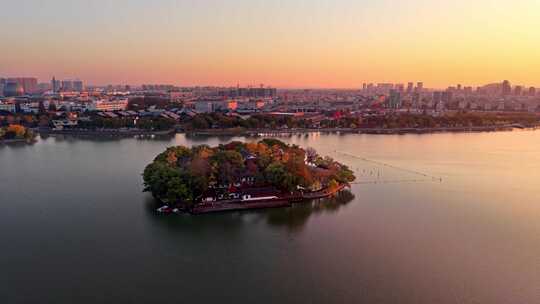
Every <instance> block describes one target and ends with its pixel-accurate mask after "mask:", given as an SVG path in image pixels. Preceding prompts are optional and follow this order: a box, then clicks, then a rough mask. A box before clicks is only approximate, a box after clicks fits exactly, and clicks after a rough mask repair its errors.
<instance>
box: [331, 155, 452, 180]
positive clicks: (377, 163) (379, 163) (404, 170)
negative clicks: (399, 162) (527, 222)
mask: <svg viewBox="0 0 540 304" xmlns="http://www.w3.org/2000/svg"><path fill="white" fill-rule="evenodd" d="M334 152H336V153H339V154H342V155H345V156H349V157H353V158H356V159H360V160H362V161H365V162H369V163H372V164H376V165H379V166H384V167H387V168H392V169H395V170H399V171H403V172H407V173H412V174H415V175H419V176H423V177H428V178H431V179H432V180H440V181H441V182H442V177H438V176H433V175H429V174H427V173H424V172H420V171H416V170H411V169H407V168H402V167H398V166H395V165H392V164H387V163H384V162H381V161H376V160H372V159H369V158H365V157H361V156H358V155H354V154H351V153H347V152H342V151H337V150H335V151H334ZM363 172H365V169H364V170H363ZM370 175H373V171H370ZM378 175H379V174H378Z"/></svg>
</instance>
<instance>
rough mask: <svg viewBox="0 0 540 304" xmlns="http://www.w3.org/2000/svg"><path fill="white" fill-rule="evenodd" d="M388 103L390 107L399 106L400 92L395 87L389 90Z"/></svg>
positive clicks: (397, 107)
mask: <svg viewBox="0 0 540 304" xmlns="http://www.w3.org/2000/svg"><path fill="white" fill-rule="evenodd" d="M388 105H389V106H390V108H392V109H399V108H401V92H400V91H398V90H395V89H392V90H390V96H389V99H388Z"/></svg>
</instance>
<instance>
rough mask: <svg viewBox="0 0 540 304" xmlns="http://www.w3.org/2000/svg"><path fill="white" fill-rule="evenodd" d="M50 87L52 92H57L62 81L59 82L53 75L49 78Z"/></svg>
mask: <svg viewBox="0 0 540 304" xmlns="http://www.w3.org/2000/svg"><path fill="white" fill-rule="evenodd" d="M51 87H52V90H53V92H54V93H58V92H60V89H61V88H62V83H61V82H60V80H56V78H55V77H54V76H53V78H52V80H51Z"/></svg>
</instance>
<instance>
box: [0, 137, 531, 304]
mask: <svg viewBox="0 0 540 304" xmlns="http://www.w3.org/2000/svg"><path fill="white" fill-rule="evenodd" d="M233 139H235V138H221V139H218V138H187V137H185V136H184V135H177V136H176V137H175V138H172V139H164V140H140V139H123V140H117V141H103V140H101V141H99V140H85V139H70V138H47V139H41V140H39V141H38V142H37V143H36V144H35V145H32V146H9V147H6V146H0V303H189V302H191V303H216V302H217V301H219V302H221V303H229V302H236V303H540V187H539V186H540V132H535V131H526V132H511V133H478V134H436V135H406V136H371V135H336V134H333V135H324V134H311V135H299V136H297V135H294V136H292V137H286V138H282V139H283V140H285V141H288V142H291V143H295V144H299V145H301V146H303V147H308V146H311V147H314V148H316V149H317V150H319V152H320V153H321V154H323V155H331V156H333V157H334V158H336V159H338V160H339V161H342V162H344V163H346V164H348V165H350V167H351V168H353V169H354V170H355V171H356V174H357V176H358V179H359V182H360V184H356V185H354V186H353V187H352V189H351V193H344V194H343V195H341V196H340V197H338V198H336V199H334V200H331V201H323V202H314V203H313V204H311V205H302V206H296V207H293V208H290V209H279V210H269V211H260V212H248V213H228V214H218V215H208V216H199V217H190V216H159V215H156V214H155V213H153V212H152V210H153V207H152V206H153V205H152V199H151V198H150V197H149V196H148V195H147V194H144V193H141V190H142V185H141V183H142V180H141V175H140V174H141V172H142V170H143V169H144V167H145V165H146V164H147V163H149V162H150V161H151V160H152V159H153V158H154V156H155V155H156V154H157V153H159V152H161V151H163V150H164V149H165V148H166V147H167V146H171V145H176V144H182V145H196V144H209V145H215V144H219V143H226V142H228V141H230V140H233ZM236 140H246V139H243V138H236ZM247 140H253V139H247Z"/></svg>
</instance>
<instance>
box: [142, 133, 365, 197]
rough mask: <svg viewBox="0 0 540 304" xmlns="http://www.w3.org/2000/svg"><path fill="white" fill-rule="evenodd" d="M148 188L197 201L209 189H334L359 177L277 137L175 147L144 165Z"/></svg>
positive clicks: (221, 191)
mask: <svg viewBox="0 0 540 304" xmlns="http://www.w3.org/2000/svg"><path fill="white" fill-rule="evenodd" d="M143 180H144V186H145V191H147V192H151V193H152V195H153V196H154V197H156V198H157V199H160V200H162V201H164V202H168V203H175V204H182V205H184V206H186V207H189V206H193V205H195V204H198V203H200V202H201V201H202V199H203V197H206V196H208V193H210V192H211V193H213V195H215V196H216V197H217V196H219V197H226V198H228V197H229V194H231V192H240V191H241V189H244V190H245V189H250V188H251V189H256V188H257V189H260V188H262V187H264V188H267V189H268V188H272V189H275V191H279V192H280V193H291V192H297V191H303V192H306V191H308V192H311V191H321V190H323V189H332V188H335V187H337V186H339V185H340V184H347V183H350V182H352V181H354V180H355V176H354V174H353V172H352V171H351V170H350V169H349V168H348V167H347V166H345V165H343V164H340V163H338V162H336V161H334V160H333V159H332V158H330V157H324V158H323V157H321V156H319V155H318V154H317V152H316V151H315V150H314V149H311V148H308V149H307V150H304V149H302V148H300V147H298V146H296V145H288V144H286V143H283V142H281V141H279V140H276V139H264V140H261V141H259V142H256V143H241V142H231V143H229V144H226V145H219V146H217V147H209V146H207V145H201V146H195V147H192V148H188V147H184V146H178V147H170V148H168V149H167V150H166V151H164V152H163V153H161V154H159V155H158V156H157V157H156V158H155V159H154V161H153V162H152V163H150V164H149V165H148V166H147V167H146V168H145V170H144V173H143Z"/></svg>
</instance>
